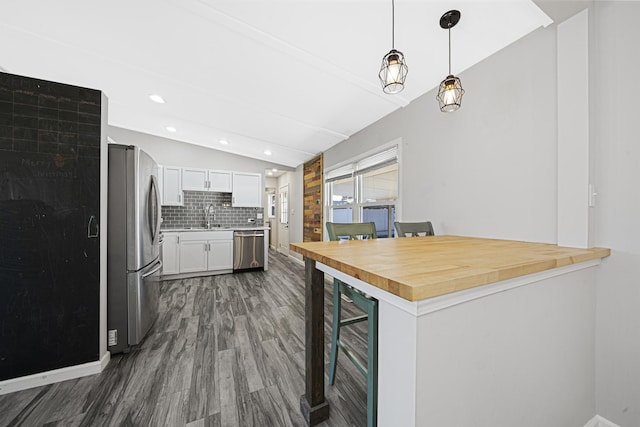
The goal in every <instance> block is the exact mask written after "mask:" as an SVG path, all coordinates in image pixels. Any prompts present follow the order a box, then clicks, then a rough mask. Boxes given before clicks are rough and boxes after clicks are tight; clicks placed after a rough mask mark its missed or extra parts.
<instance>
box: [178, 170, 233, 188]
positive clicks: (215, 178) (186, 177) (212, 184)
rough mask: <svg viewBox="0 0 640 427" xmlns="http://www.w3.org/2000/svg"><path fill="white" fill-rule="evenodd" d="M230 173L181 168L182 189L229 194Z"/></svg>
mask: <svg viewBox="0 0 640 427" xmlns="http://www.w3.org/2000/svg"><path fill="white" fill-rule="evenodd" d="M231 185H232V172H229V171H217V170H207V169H197V168H182V189H183V190H186V191H215V192H218V193H231Z"/></svg>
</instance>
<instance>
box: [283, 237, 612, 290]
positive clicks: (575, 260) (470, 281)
mask: <svg viewBox="0 0 640 427" xmlns="http://www.w3.org/2000/svg"><path fill="white" fill-rule="evenodd" d="M451 237H459V236H451ZM471 239H479V238H471ZM486 240H487V241H491V240H496V239H486ZM498 240H503V241H506V242H513V243H518V244H522V243H531V244H532V245H534V246H539V245H551V246H555V247H556V248H558V249H570V250H572V251H581V253H580V254H572V255H566V256H554V257H549V258H544V259H532V260H530V261H528V262H526V263H523V264H519V265H512V266H507V267H504V268H486V269H477V272H476V273H472V274H469V275H466V276H463V277H454V278H450V279H445V280H440V281H438V282H430V283H428V284H425V285H424V286H422V287H420V288H417V287H415V286H411V285H408V284H404V283H401V282H398V281H395V280H393V279H392V278H390V277H384V276H382V275H380V274H376V273H373V272H369V271H363V270H362V269H359V268H357V267H355V266H352V265H349V264H347V263H343V262H340V261H338V260H335V259H333V258H330V257H327V256H323V255H322V254H319V253H317V252H314V251H313V250H311V249H309V248H307V247H305V246H309V243H328V244H335V243H336V242H304V243H291V244H290V245H289V247H290V249H291V250H292V251H294V252H297V253H299V254H301V255H303V256H305V257H307V258H310V259H312V260H315V261H316V262H319V263H322V264H324V265H326V266H328V267H331V268H333V269H335V270H338V271H341V272H345V274H347V273H346V271H356V274H355V275H353V276H352V277H355V278H356V279H358V280H361V281H363V282H365V283H368V284H371V285H372V286H375V287H376V288H378V289H381V290H383V291H386V292H388V293H390V294H392V295H395V296H398V297H400V298H402V299H404V300H406V301H409V302H418V301H422V300H426V299H430V298H435V297H439V296H442V295H447V294H451V293H454V292H458V291H463V290H468V289H473V288H476V287H480V286H486V285H489V284H492V283H496V282H501V281H504V280H509V279H515V278H519V277H525V276H528V275H531V274H536V273H540V272H544V271H548V270H554V269H557V268H561V267H566V266H570V265H575V264H580V263H584V262H588V261H592V260H601V259H603V258H606V257H608V256H610V255H611V250H610V249H608V248H600V247H594V248H567V247H563V246H557V245H553V244H548V243H538V242H521V241H507V240H504V239H498ZM523 271H524V272H523Z"/></svg>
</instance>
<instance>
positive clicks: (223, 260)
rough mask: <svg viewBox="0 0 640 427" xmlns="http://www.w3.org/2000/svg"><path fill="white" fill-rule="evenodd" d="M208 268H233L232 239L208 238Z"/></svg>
mask: <svg viewBox="0 0 640 427" xmlns="http://www.w3.org/2000/svg"><path fill="white" fill-rule="evenodd" d="M208 258H209V259H208V262H209V270H230V269H232V268H233V240H210V241H209V253H208Z"/></svg>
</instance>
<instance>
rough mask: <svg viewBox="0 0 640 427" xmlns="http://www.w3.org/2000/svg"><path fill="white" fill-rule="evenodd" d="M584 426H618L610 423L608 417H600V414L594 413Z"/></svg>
mask: <svg viewBox="0 0 640 427" xmlns="http://www.w3.org/2000/svg"><path fill="white" fill-rule="evenodd" d="M584 427H620V426H619V425H618V424H615V423H612V422H611V421H609V420H608V419H606V418H604V417H601V416H600V415H596V416H595V417H593V418H591V419H590V420H589V421H588V422H587V423H586V424H585V425H584Z"/></svg>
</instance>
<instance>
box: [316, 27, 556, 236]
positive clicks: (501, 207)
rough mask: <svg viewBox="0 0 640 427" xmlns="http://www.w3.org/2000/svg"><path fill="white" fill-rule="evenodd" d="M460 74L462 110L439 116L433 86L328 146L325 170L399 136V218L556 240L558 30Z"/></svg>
mask: <svg viewBox="0 0 640 427" xmlns="http://www.w3.org/2000/svg"><path fill="white" fill-rule="evenodd" d="M443 77H444V75H443ZM460 77H461V79H462V84H463V87H464V88H465V90H466V91H467V93H466V94H465V96H464V99H463V105H462V108H461V109H460V110H458V111H457V112H455V113H453V114H444V113H441V112H440V110H439V109H438V105H437V102H436V99H435V95H436V92H435V90H432V91H430V92H428V93H427V94H426V95H424V96H422V97H421V98H419V99H417V100H415V101H413V102H412V103H411V104H410V105H408V106H407V107H405V108H404V109H401V110H397V111H396V112H394V113H392V114H390V115H389V116H387V117H385V118H383V119H381V120H380V121H378V122H376V123H374V124H373V125H371V126H369V127H367V128H366V129H364V130H362V131H360V132H358V133H357V134H355V135H354V136H352V137H351V138H350V139H348V140H347V141H345V142H343V143H341V144H339V145H337V146H335V147H333V148H331V149H330V150H328V151H327V152H326V153H325V157H324V159H325V167H327V168H328V167H330V166H332V165H335V164H337V163H339V162H341V161H344V160H345V159H348V158H351V157H354V156H356V155H357V154H358V153H362V152H364V151H367V150H370V149H373V148H375V147H377V146H379V145H382V144H384V143H387V142H389V141H392V140H394V139H396V138H402V141H403V147H402V149H403V151H402V163H401V165H400V173H401V185H402V188H401V194H402V200H401V203H402V206H401V212H402V214H401V215H402V216H401V217H400V218H399V219H400V220H404V221H419V220H430V221H432V222H433V224H434V227H435V230H436V233H438V234H460V235H467V236H482V237H497V238H509V239H518V240H528V241H540V242H549V243H555V241H556V205H557V203H556V194H557V190H556V189H557V187H556V175H557V172H556V162H557V152H556V127H557V119H556V117H557V110H556V37H555V27H552V28H547V29H539V30H537V31H535V32H533V33H532V34H530V35H528V36H527V37H525V38H523V39H521V40H519V41H517V42H515V43H514V44H512V45H510V46H508V47H507V48H505V49H503V50H502V51H500V52H498V53H496V54H495V55H493V56H491V57H490V58H488V59H486V60H485V61H483V62H481V63H480V64H478V65H476V66H474V67H472V68H471V69H469V70H467V71H466V72H464V73H462V74H461V75H460ZM410 78H411V74H409V77H408V80H407V84H411V81H410V80H409V79H410Z"/></svg>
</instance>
